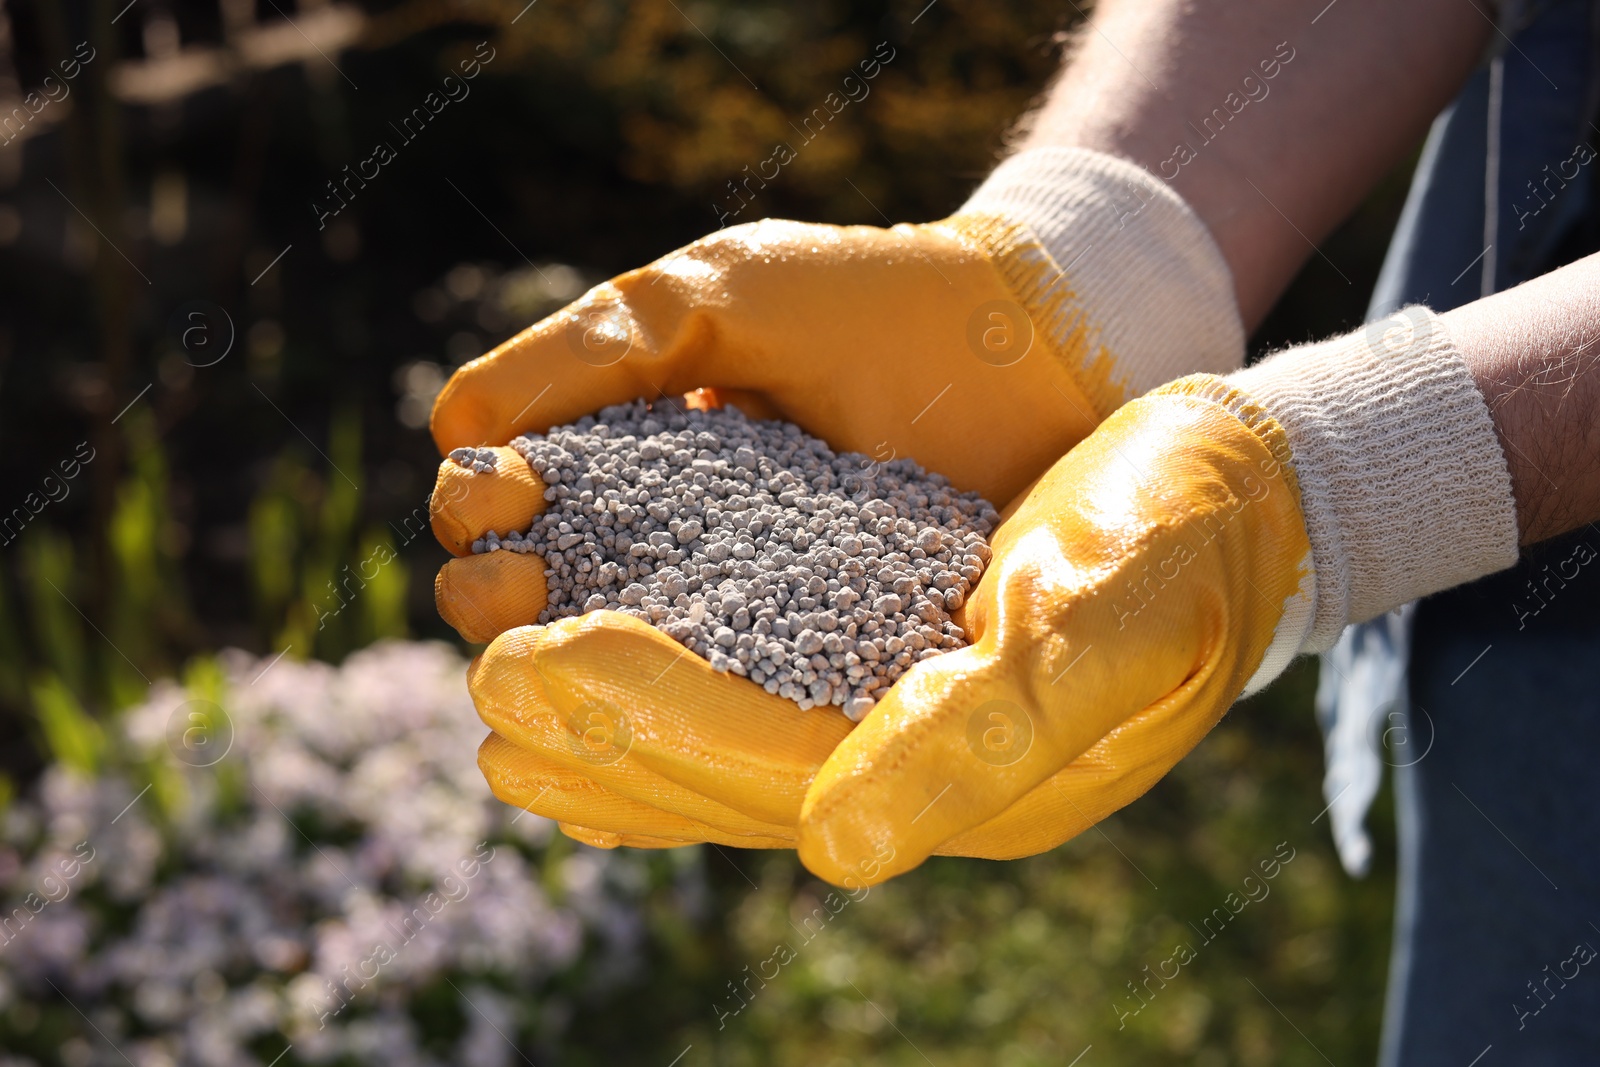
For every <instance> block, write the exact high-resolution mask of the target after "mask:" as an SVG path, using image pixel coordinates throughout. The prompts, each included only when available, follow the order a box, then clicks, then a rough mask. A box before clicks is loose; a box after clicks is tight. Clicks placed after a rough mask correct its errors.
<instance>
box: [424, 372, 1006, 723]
mask: <svg viewBox="0 0 1600 1067" xmlns="http://www.w3.org/2000/svg"><path fill="white" fill-rule="evenodd" d="M511 447H512V448H513V449H515V450H516V451H517V453H518V454H520V455H521V456H523V457H524V458H525V459H527V461H528V465H529V466H530V467H531V468H532V469H533V471H534V473H536V474H538V475H539V477H540V478H541V479H543V480H544V482H545V484H546V485H547V486H548V488H547V489H546V490H545V499H546V500H547V501H548V502H549V504H548V509H547V510H546V511H545V512H544V514H542V515H540V516H539V517H538V518H536V519H535V520H534V523H533V528H532V529H530V530H527V531H520V530H517V531H508V532H507V533H506V535H505V536H504V537H503V538H502V537H500V536H499V535H498V533H497V532H491V533H489V534H487V535H486V536H485V537H484V539H483V540H481V541H477V542H475V543H474V544H473V546H472V550H473V551H474V552H496V551H511V552H534V553H537V554H539V555H541V556H543V557H544V560H545V564H546V569H545V576H546V579H547V584H548V587H549V603H548V606H547V607H546V608H545V610H544V613H543V614H541V615H540V617H539V621H540V622H551V621H554V620H555V619H560V618H565V617H567V616H571V615H581V614H583V613H585V612H590V611H597V610H600V609H602V608H604V609H606V610H609V611H621V612H624V613H626V614H629V615H633V616H635V617H637V618H640V619H643V620H645V621H646V622H649V623H651V624H652V625H654V626H656V627H658V628H659V629H661V630H662V631H663V632H665V633H666V634H667V635H669V636H670V637H672V638H673V639H675V640H677V641H680V642H682V643H683V644H684V645H685V646H687V647H688V648H689V649H690V650H692V651H694V652H695V653H697V654H698V655H700V656H702V657H704V658H705V659H707V660H709V661H710V663H711V666H712V668H713V669H715V670H718V671H726V672H730V673H733V674H737V675H741V676H743V677H746V678H749V679H750V680H751V681H752V682H755V683H756V684H758V685H760V686H762V687H763V688H765V689H766V690H767V692H769V693H773V694H776V695H778V696H782V697H786V698H788V699H790V700H793V701H795V702H796V703H797V704H798V705H799V706H800V707H802V708H811V707H817V706H821V705H829V704H831V705H836V706H838V707H840V708H842V710H843V711H844V713H845V715H847V716H848V717H849V718H850V719H852V720H853V721H860V719H861V717H862V716H863V715H865V714H866V713H867V711H868V710H869V709H870V708H871V707H872V706H873V704H874V703H876V702H877V700H878V699H879V698H880V697H882V696H883V695H884V694H885V693H886V692H887V691H888V689H889V686H890V685H892V684H893V683H894V681H895V679H896V678H898V677H899V676H900V675H902V674H904V673H905V672H906V671H907V670H908V669H910V667H911V665H912V664H913V663H915V662H917V661H918V660H922V659H926V658H928V657H930V656H935V655H938V654H939V653H941V652H948V651H951V650H953V649H957V648H961V647H962V646H963V645H965V644H966V634H965V633H964V632H963V631H962V629H961V627H960V626H957V625H956V623H955V622H954V621H953V620H952V619H951V617H950V613H951V612H952V611H954V610H956V609H957V608H959V607H960V606H961V604H962V602H963V601H964V600H965V598H966V596H967V594H968V592H969V591H970V590H971V589H972V587H973V585H974V584H975V583H976V582H977V580H978V576H979V575H980V574H982V573H983V568H984V565H985V564H986V563H988V561H989V546H988V544H987V541H986V538H987V536H988V534H989V532H990V531H991V530H993V529H994V526H995V524H996V523H997V522H998V521H999V515H998V514H996V512H995V509H994V508H993V507H992V506H990V504H989V503H988V501H986V500H984V499H982V498H981V497H979V496H978V495H977V494H976V493H959V492H956V491H955V490H953V489H952V488H951V487H950V483H949V481H948V480H946V479H945V478H944V477H942V476H941V475H938V474H929V473H925V472H924V471H923V470H922V468H920V467H918V466H917V465H916V464H915V463H914V462H912V461H911V460H907V459H899V460H891V461H889V462H887V463H875V462H873V461H872V460H871V459H870V458H869V457H867V456H864V455H862V454H861V453H858V452H842V453H835V452H833V451H832V450H831V449H829V448H828V446H827V445H826V444H824V443H823V442H822V441H820V440H818V439H817V438H814V437H810V436H808V435H807V434H806V433H805V432H804V431H802V430H801V429H800V428H799V427H798V426H795V425H793V424H792V423H785V422H778V421H754V420H751V419H749V418H746V417H745V415H744V414H743V413H741V412H739V411H738V410H736V409H733V408H727V409H722V410H716V411H698V410H692V411H677V410H670V409H664V408H657V409H652V408H651V407H650V406H649V405H647V404H646V403H645V402H644V401H642V400H641V401H635V402H633V403H631V404H621V405H618V406H615V407H609V408H605V409H604V410H602V411H601V412H600V413H599V414H598V415H596V416H585V417H584V418H582V419H579V420H578V421H577V422H576V423H573V424H572V425H569V426H558V427H555V428H554V429H552V430H551V431H550V432H549V433H548V434H545V435H543V436H525V437H519V438H517V439H516V440H514V441H512V442H511ZM461 451H462V452H463V454H462V455H461V456H459V457H457V456H455V455H454V454H452V458H454V459H455V460H456V462H457V463H459V464H461V465H462V466H463V467H467V468H468V469H471V470H475V471H479V472H481V473H488V472H490V471H492V470H493V467H492V466H491V465H490V464H488V463H486V462H485V461H484V459H483V457H482V456H481V455H480V454H479V453H477V452H473V451H471V450H461ZM486 467H487V468H488V470H487V471H486V470H485V468H486Z"/></svg>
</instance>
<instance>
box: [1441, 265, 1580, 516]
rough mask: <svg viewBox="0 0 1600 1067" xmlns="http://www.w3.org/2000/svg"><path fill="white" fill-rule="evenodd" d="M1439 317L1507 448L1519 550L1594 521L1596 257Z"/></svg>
mask: <svg viewBox="0 0 1600 1067" xmlns="http://www.w3.org/2000/svg"><path fill="white" fill-rule="evenodd" d="M1443 318H1444V321H1445V323H1446V325H1447V326H1448V327H1449V330H1450V336H1451V338H1452V339H1453V340H1454V341H1455V344H1456V347H1457V348H1458V349H1460V351H1461V354H1462V356H1463V357H1465V359H1466V361H1467V366H1468V367H1469V368H1470V369H1471V371H1472V374H1473V378H1474V379H1475V380H1476V382H1477V383H1478V388H1479V390H1481V391H1482V392H1483V395H1484V397H1485V398H1486V399H1487V400H1488V402H1489V410H1490V413H1491V414H1492V415H1493V416H1494V421H1495V429H1496V430H1497V431H1498V432H1499V435H1500V441H1501V444H1502V445H1503V446H1504V447H1505V456H1506V463H1507V464H1508V465H1509V466H1510V468H1511V489H1512V493H1513V495H1514V496H1515V497H1516V501H1517V521H1518V525H1519V527H1520V528H1521V531H1522V542H1523V544H1531V543H1533V542H1535V541H1542V540H1544V539H1545V538H1548V537H1554V536H1556V535H1557V534H1561V533H1565V532H1566V531H1568V530H1571V529H1575V528H1576V527H1579V526H1582V525H1584V524H1585V523H1589V522H1595V521H1600V254H1597V255H1592V256H1589V257H1588V258H1586V259H1581V260H1579V261H1578V262H1576V263H1573V264H1570V265H1569V266H1566V267H1563V268H1561V269H1560V270H1556V271H1552V272H1550V273H1549V274H1546V275H1544V276H1542V277H1539V278H1535V279H1534V280H1533V281H1530V282H1527V283H1525V284H1523V285H1519V286H1517V287H1516V288H1515V289H1508V290H1506V291H1505V292H1503V293H1497V294H1495V295H1494V296H1491V297H1487V298H1485V299H1483V300H1477V301H1474V302H1473V303H1471V304H1467V305H1465V306H1463V307H1460V308H1457V309H1456V310H1454V311H1451V312H1449V313H1447V314H1446V315H1444V316H1443Z"/></svg>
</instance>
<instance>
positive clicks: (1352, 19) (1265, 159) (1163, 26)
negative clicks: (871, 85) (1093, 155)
mask: <svg viewBox="0 0 1600 1067" xmlns="http://www.w3.org/2000/svg"><path fill="white" fill-rule="evenodd" d="M1318 7H1319V5H1317V4H1315V3H1313V4H1309V5H1308V4H1306V3H1304V2H1302V0H1295V2H1289V0H1104V2H1102V3H1100V4H1098V5H1097V6H1096V8H1095V13H1094V18H1093V21H1092V24H1091V26H1090V27H1089V28H1088V29H1087V30H1085V31H1084V35H1083V37H1082V39H1081V42H1080V46H1079V48H1078V49H1077V50H1076V52H1075V54H1074V56H1073V57H1072V58H1071V59H1070V60H1069V62H1068V63H1067V65H1066V67H1065V69H1064V71H1063V73H1062V76H1061V78H1060V80H1059V81H1058V82H1057V84H1056V85H1055V87H1054V88H1053V89H1052V90H1051V92H1050V93H1049V95H1048V97H1047V99H1046V101H1045V103H1044V105H1043V106H1042V107H1041V109H1040V110H1039V111H1038V112H1037V113H1036V114H1035V115H1033V116H1032V117H1031V119H1030V123H1031V124H1030V126H1029V131H1028V133H1027V135H1026V137H1025V139H1024V141H1023V142H1022V145H1023V147H1030V146H1036V145H1072V146H1077V147H1083V148H1093V149H1098V150H1100V151H1103V152H1108V153H1111V154H1113V155H1119V156H1122V157H1124V158H1127V159H1131V160H1132V161H1134V162H1136V163H1138V164H1140V165H1141V166H1143V167H1145V168H1146V169H1147V170H1149V171H1150V172H1151V173H1152V174H1156V175H1159V176H1160V177H1162V178H1164V179H1166V180H1168V181H1170V182H1171V184H1172V187H1173V189H1174V190H1175V191H1176V192H1177V193H1178V194H1179V195H1180V196H1182V197H1183V198H1184V199H1185V200H1187V201H1188V202H1189V204H1190V206H1191V207H1193V208H1194V210H1195V211H1196V212H1197V213H1198V214H1199V215H1200V217H1201V218H1202V219H1203V220H1204V221H1205V222H1206V224H1207V225H1208V226H1209V227H1210V229H1211V232H1212V235H1213V236H1214V237H1215V238H1216V240H1217V243H1218V245H1219V246H1220V247H1221V249H1222V253H1223V255H1224V257H1225V258H1226V259H1227V261H1228V264H1229V266H1230V267H1231V268H1232V271H1233V277H1234V288H1235V290H1236V292H1237V294H1238V298H1239V306H1240V312H1241V314H1242V316H1243V318H1244V321H1245V324H1246V326H1247V327H1253V326H1254V325H1255V324H1256V323H1258V322H1259V321H1260V320H1261V318H1262V317H1263V316H1264V315H1265V314H1266V312H1267V310H1268V309H1269V308H1270V307H1271V306H1272V303H1273V301H1275V300H1276V299H1277V297H1278V295H1279V293H1280V292H1281V291H1282V289H1283V287H1284V286H1285V285H1287V284H1288V282H1289V280H1290V278H1292V277H1293V275H1294V273H1295V271H1296V270H1297V269H1298V267H1299V265H1300V264H1301V262H1302V261H1303V260H1304V259H1305V258H1306V257H1307V256H1308V255H1310V254H1311V252H1312V246H1313V244H1314V243H1315V242H1319V241H1321V240H1322V238H1323V237H1325V236H1326V235H1327V234H1328V233H1329V232H1330V231H1331V230H1332V229H1333V228H1334V227H1335V226H1336V225H1337V224H1338V223H1339V222H1340V221H1341V220H1342V219H1343V218H1344V217H1345V216H1346V215H1348V214H1349V212H1350V211H1351V210H1352V209H1353V208H1354V207H1355V205H1356V204H1357V203H1358V202H1359V201H1360V200H1361V198H1362V197H1363V196H1364V195H1365V194H1366V192H1367V191H1368V190H1369V189H1370V188H1371V187H1372V186H1373V184H1374V183H1375V182H1376V181H1377V180H1378V179H1379V178H1380V177H1382V176H1383V174H1384V173H1385V172H1386V171H1387V170H1389V168H1391V167H1393V166H1394V165H1395V164H1396V163H1397V162H1398V161H1399V160H1400V159H1401V158H1402V157H1403V156H1404V155H1405V153H1406V152H1407V151H1409V150H1410V149H1411V148H1413V147H1414V146H1415V145H1416V144H1417V142H1418V140H1419V139H1420V138H1421V136H1422V134H1423V132H1424V131H1425V130H1426V129H1427V126H1428V123H1429V122H1430V121H1432V119H1433V117H1434V116H1435V115H1436V114H1437V113H1438V112H1439V110H1440V109H1441V108H1443V107H1444V106H1445V104H1446V103H1447V102H1448V101H1449V100H1450V99H1451V97H1452V96H1454V95H1455V93H1456V92H1457V90H1458V89H1459V88H1460V86H1461V84H1462V82H1463V81H1464V80H1465V79H1466V77H1467V75H1468V74H1469V73H1470V72H1471V70H1472V67H1473V65H1474V64H1475V62H1476V61H1477V59H1478V57H1479V55H1480V53H1481V51H1482V49H1483V46H1484V43H1485V41H1486V40H1487V38H1488V36H1489V34H1490V33H1491V32H1492V30H1491V26H1490V23H1489V22H1488V20H1487V18H1486V16H1485V15H1484V14H1483V11H1484V10H1487V6H1486V5H1480V6H1475V5H1474V4H1473V3H1471V2H1468V0H1404V2H1396V0H1389V2H1387V3H1384V2H1381V0H1337V3H1335V4H1333V5H1330V6H1329V7H1328V8H1326V9H1323V10H1322V11H1321V14H1320V16H1319V14H1318ZM1313 18H1315V19H1316V21H1315V22H1314V23H1313V22H1312V20H1313ZM1286 56H1287V57H1289V58H1287V59H1286V58H1285V57H1286ZM1269 72H1271V73H1272V76H1271V77H1268V76H1267V75H1268V73H1269Z"/></svg>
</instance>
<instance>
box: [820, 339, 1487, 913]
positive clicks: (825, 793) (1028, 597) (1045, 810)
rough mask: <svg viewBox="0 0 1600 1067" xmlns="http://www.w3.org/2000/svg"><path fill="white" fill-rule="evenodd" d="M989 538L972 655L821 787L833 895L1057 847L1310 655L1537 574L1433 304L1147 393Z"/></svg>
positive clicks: (904, 702) (926, 687)
mask: <svg viewBox="0 0 1600 1067" xmlns="http://www.w3.org/2000/svg"><path fill="white" fill-rule="evenodd" d="M991 544H992V548H993V550H994V561H993V563H992V564H991V565H990V567H989V569H988V570H987V571H986V572H985V574H984V576H983V579H982V580H981V582H980V583H979V585H978V588H977V590H976V591H975V593H974V594H973V596H972V597H971V598H969V600H968V601H967V606H966V612H965V618H964V619H963V620H962V624H963V625H964V626H965V627H966V628H967V632H968V634H969V636H970V637H971V639H972V641H973V643H972V644H971V645H969V646H968V647H967V648H964V649H961V650H959V651H956V652H953V653H949V654H947V655H944V656H939V657H936V658H934V659H930V660H927V661H925V662H923V663H920V664H918V665H917V666H916V667H915V668H914V669H913V670H911V671H910V672H909V673H907V674H906V675H905V676H904V677H902V678H901V679H900V680H899V681H898V682H897V683H896V684H895V685H894V686H893V687H892V688H891V689H890V690H889V693H888V695H887V697H886V698H885V699H884V700H883V701H882V702H880V703H879V704H878V706H877V707H876V708H874V709H873V711H872V713H871V714H869V715H868V716H867V717H866V719H865V720H863V722H862V723H861V725H860V726H858V727H857V728H856V730H855V731H854V732H852V733H851V734H850V735H849V736H848V737H846V738H845V739H844V740H843V741H842V742H841V743H840V745H839V747H838V748H837V749H836V750H835V751H834V752H833V754H832V755H830V756H829V758H828V760H827V762H826V763H825V764H824V765H823V767H822V768H821V770H820V771H819V772H818V774H817V776H816V778H815V780H814V781H813V783H812V785H811V786H810V788H809V790H808V792H807V794H806V798H805V802H804V805H803V807H802V809H801V814H800V821H799V833H798V843H799V851H800V857H801V859H802V860H803V861H804V863H805V864H806V866H807V867H809V868H810V869H811V870H812V871H813V872H815V873H816V874H818V875H820V876H821V877H823V878H825V879H828V880H829V881H833V882H835V883H840V884H845V883H847V882H850V881H853V880H858V879H861V877H862V875H861V872H862V869H863V865H864V864H870V865H871V871H872V874H873V876H874V879H876V878H886V877H889V876H892V875H894V874H896V873H899V872H901V871H904V870H906V869H908V868H910V867H913V866H915V865H917V864H918V863H920V862H922V860H923V859H924V858H926V857H927V856H928V855H930V854H932V853H935V852H938V853H945V852H970V853H972V854H979V855H990V856H994V855H1010V856H1022V855H1028V854H1031V853H1035V852H1039V851H1042V850H1044V849H1048V848H1051V847H1054V846H1055V845H1057V844H1059V843H1061V842H1062V841H1065V840H1066V839H1068V838H1069V837H1072V836H1073V835H1074V834H1076V833H1078V832H1080V831H1082V830H1084V829H1086V828H1087V827H1089V826H1091V825H1093V824H1094V822H1096V821H1097V820H1099V819H1100V818H1102V817H1104V816H1105V815H1107V814H1109V813H1110V812H1112V811H1115V810H1116V809H1118V808H1119V807H1121V806H1123V805H1124V804H1126V803H1128V802H1129V801H1131V800H1132V799H1134V798H1135V797H1138V796H1139V795H1140V794H1142V793H1143V792H1144V791H1145V790H1146V789H1148V788H1149V787H1150V786H1151V785H1152V784H1153V783H1154V782H1155V781H1156V780H1157V779H1159V778H1160V777H1161V776H1162V775H1163V774H1165V773H1166V771H1167V770H1168V769H1170V768H1171V766H1172V765H1173V764H1174V763H1175V762H1176V761H1177V760H1178V759H1180V758H1182V756H1183V755H1184V754H1185V753H1187V752H1188V751H1189V750H1190V749H1191V748H1192V747H1193V746H1194V745H1195V744H1196V743H1197V742H1198V741H1199V740H1200V738H1201V737H1203V736H1204V735H1205V733H1206V732H1207V731H1208V730H1209V729H1210V728H1211V727H1212V726H1213V725H1214V724H1215V723H1216V722H1217V720H1218V719H1219V718H1220V717H1221V716H1222V714H1223V713H1224V712H1225V711H1226V710H1227V708H1228V706H1229V705H1230V704H1231V703H1232V702H1233V700H1234V699H1235V698H1236V697H1237V696H1238V695H1239V694H1240V693H1241V692H1242V691H1250V690H1253V689H1255V688H1259V687H1260V686H1262V685H1264V684H1266V682H1268V681H1270V680H1271V679H1272V678H1273V677H1274V676H1275V675H1276V674H1277V673H1278V672H1279V671H1280V670H1282V668H1283V667H1284V666H1285V665H1286V663H1287V662H1288V661H1289V659H1290V658H1291V657H1292V656H1294V655H1295V654H1296V653H1297V652H1299V651H1302V650H1306V651H1312V650H1320V649H1325V648H1327V647H1328V646H1330V645H1331V644H1332V642H1333V641H1334V640H1335V639H1336V638H1337V637H1338V634H1339V632H1340V631H1341V629H1342V628H1343V626H1344V625H1345V624H1346V623H1347V622H1354V621H1360V620H1362V619H1365V618H1370V617H1372V616H1375V615H1377V614H1380V613H1382V612H1383V611H1385V610H1388V609H1389V608H1392V607H1394V606H1397V605H1399V604H1402V603H1404V602H1406V601H1407V600H1410V599H1413V598H1415V597H1417V596H1422V595H1426V594H1427V593H1431V592H1435V591H1437V590H1440V589H1445V588H1449V587H1450V586H1453V585H1456V584H1459V583H1461V582H1465V581H1469V580H1472V579H1474V578H1477V577H1480V576H1482V575H1484V574H1487V573H1490V572H1492V571H1494V570H1498V569H1501V568H1503V567H1506V566H1509V565H1511V564H1512V563H1514V562H1515V560H1516V557H1517V522H1516V510H1515V506H1514V503H1513V501H1512V498H1511V483H1510V475H1509V473H1508V472H1507V469H1506V464H1505V459H1504V456H1503V454H1502V453H1501V451H1500V445H1499V441H1498V438H1497V436H1496V432H1495V429H1494V426H1493V422H1492V420H1491V418H1490V416H1489V411H1488V408H1487V406H1486V405H1485V403H1484V400H1483V398H1482V396H1481V395H1480V394H1479V393H1478V391H1477V388H1476V386H1475V385H1474V383H1473V380H1472V377H1471V375H1470V373H1469V372H1468V370H1467V367H1466V364H1465V363H1464V362H1463V361H1462V359H1461V357H1460V355H1459V353H1457V352H1456V351H1455V350H1454V348H1453V347H1452V346H1451V344H1450V341H1449V338H1448V336H1447V335H1446V331H1445V329H1444V326H1443V324H1442V323H1441V322H1440V321H1439V320H1438V319H1436V318H1434V317H1433V316H1432V315H1431V313H1428V312H1427V311H1425V310H1424V309H1421V308H1414V309H1410V310H1408V311H1407V312H1405V313H1403V314H1401V315H1399V316H1397V317H1396V319H1394V320H1390V321H1386V322H1383V323H1377V324H1374V326H1373V327H1371V328H1369V329H1368V330H1365V331H1361V332H1359V333H1357V334H1354V335H1351V336H1349V337H1345V338H1340V339H1338V340H1335V341H1332V342H1328V343H1326V344H1324V345H1316V346H1307V347H1305V348H1302V349H1298V350H1291V351H1289V352H1286V353H1283V354H1281V355H1280V356H1278V357H1276V358H1274V359H1272V360H1269V361H1267V362H1265V363H1263V364H1261V365H1259V366H1257V367H1254V368H1251V369H1250V370H1247V371H1243V372H1240V373H1237V374H1235V375H1232V376H1230V377H1229V378H1217V377H1214V376H1210V375H1197V376H1194V377H1190V378H1185V379H1182V380H1179V381H1177V382H1174V383H1172V384H1170V385H1168V386H1164V387H1162V388H1160V389H1157V390H1156V391H1155V392H1154V393H1152V394H1150V395H1148V396H1146V397H1143V398H1141V399H1138V400H1135V401H1133V402H1132V403H1130V404H1128V405H1126V406H1125V407H1123V408H1122V409H1120V410H1119V411H1117V412H1116V413H1115V414H1114V415H1112V416H1111V417H1110V418H1109V419H1108V420H1106V422H1105V423H1104V424H1103V425H1101V427H1100V428H1099V429H1098V430H1096V431H1095V433H1093V434H1092V435H1090V437H1089V438H1088V439H1087V440H1085V441H1084V442H1083V443H1082V444H1080V445H1079V446H1078V447H1077V448H1075V449H1074V450H1073V451H1071V452H1069V453H1068V454H1067V455H1066V457H1065V458H1063V459H1062V460H1061V461H1060V462H1059V463H1057V464H1056V465H1055V466H1054V467H1053V468H1051V470H1050V471H1049V473H1047V474H1046V475H1045V476H1044V477H1043V478H1042V479H1041V480H1040V481H1039V483H1038V484H1037V485H1035V486H1034V487H1033V488H1032V489H1031V490H1030V491H1029V492H1028V493H1027V494H1025V496H1024V497H1023V499H1022V500H1021V501H1020V503H1019V504H1018V505H1016V507H1015V509H1014V510H1013V511H1012V513H1011V514H1010V515H1009V517H1007V518H1006V519H1005V521H1004V522H1003V523H1002V525H1001V527H1000V528H999V530H998V531H997V532H996V533H995V534H994V535H993V536H992V538H991ZM997 843H998V844H1001V845H1002V846H1003V847H1002V848H1001V849H995V848H994V847H993V846H994V845H995V844H997ZM869 880H872V879H869Z"/></svg>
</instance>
